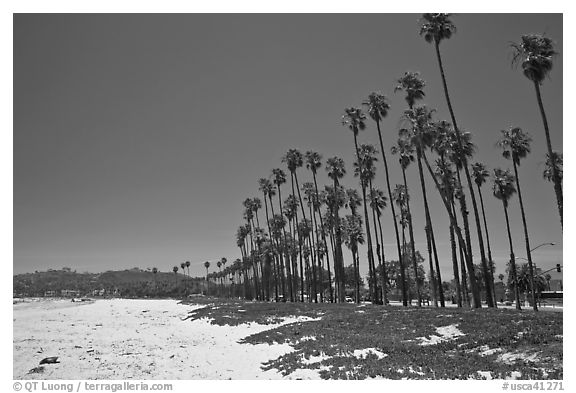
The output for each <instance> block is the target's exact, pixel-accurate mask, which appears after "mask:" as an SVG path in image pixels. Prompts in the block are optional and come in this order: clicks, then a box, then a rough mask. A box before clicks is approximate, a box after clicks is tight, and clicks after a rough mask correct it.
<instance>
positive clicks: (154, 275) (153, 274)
mask: <svg viewBox="0 0 576 393" xmlns="http://www.w3.org/2000/svg"><path fill="white" fill-rule="evenodd" d="M157 274H158V268H157V267H153V268H152V277H154V295H156V296H157V295H158V283H157V282H156V275H157Z"/></svg>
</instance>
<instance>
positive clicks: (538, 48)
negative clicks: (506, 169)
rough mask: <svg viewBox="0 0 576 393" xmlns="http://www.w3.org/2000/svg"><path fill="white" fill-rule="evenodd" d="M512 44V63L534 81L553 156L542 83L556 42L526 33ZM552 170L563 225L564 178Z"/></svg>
mask: <svg viewBox="0 0 576 393" xmlns="http://www.w3.org/2000/svg"><path fill="white" fill-rule="evenodd" d="M511 45H512V48H513V50H514V54H513V57H512V64H513V65H518V64H520V65H521V66H522V72H523V73H524V76H525V77H526V78H528V79H529V80H531V81H532V83H534V89H535V90H536V99H537V100H538V108H539V109H540V115H541V116H542V122H543V123H544V132H545V134H546V148H547V149H548V157H552V156H553V154H554V152H553V151H552V141H551V139H550V130H549V128H548V120H547V118H546V112H545V111H544V105H543V104H542V95H541V93H540V85H541V84H542V82H544V79H545V78H546V76H547V75H548V74H549V73H550V71H551V70H552V65H553V63H552V59H553V58H554V56H555V55H556V54H557V52H556V51H555V50H554V43H553V41H552V40H551V39H550V38H548V37H544V36H542V35H539V34H526V35H523V36H522V39H521V41H520V43H512V44H511ZM551 172H552V180H553V182H554V191H555V192H556V203H557V205H558V212H559V213H560V224H561V225H563V215H562V211H563V201H562V198H563V197H562V180H561V178H560V173H559V171H558V169H557V168H556V167H555V166H551Z"/></svg>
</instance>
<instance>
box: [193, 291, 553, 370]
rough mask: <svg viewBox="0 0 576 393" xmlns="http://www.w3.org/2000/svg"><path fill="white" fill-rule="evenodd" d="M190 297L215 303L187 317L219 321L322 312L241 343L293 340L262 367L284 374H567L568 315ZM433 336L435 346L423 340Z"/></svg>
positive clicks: (269, 319)
mask: <svg viewBox="0 0 576 393" xmlns="http://www.w3.org/2000/svg"><path fill="white" fill-rule="evenodd" d="M190 303H196V304H198V303H204V304H206V305H207V307H205V308H202V309H199V310H195V311H193V312H191V313H190V315H189V317H188V318H187V319H189V320H195V319H199V318H209V319H210V320H211V323H212V324H215V325H237V324H242V323H249V322H255V323H260V324H271V323H277V322H281V321H282V320H283V319H284V318H287V317H291V316H307V317H310V318H315V320H311V321H306V322H297V323H293V324H288V325H284V326H280V327H277V328H274V329H271V330H267V331H264V332H261V333H258V334H254V335H251V336H248V337H246V338H244V339H243V340H242V341H241V342H242V343H244V344H246V345H250V344H261V343H268V344H274V343H288V344H290V345H291V346H292V347H293V348H294V351H293V352H290V353H288V354H286V355H284V356H281V357H279V358H277V359H273V360H271V361H269V362H268V363H265V364H263V365H262V367H263V369H277V370H279V371H280V372H282V373H283V374H284V375H288V374H290V373H292V372H293V371H295V370H297V369H313V370H318V371H319V374H320V376H321V377H322V378H324V379H365V378H387V379H402V378H408V379H471V378H475V379H484V378H497V379H503V378H517V379H562V378H563V367H562V359H563V351H562V343H563V336H562V313H548V312H539V313H534V312H533V311H531V310H526V311H521V312H518V311H516V310H509V309H486V308H483V309H456V308H443V309H442V308H422V309H418V308H416V307H410V308H403V307H396V306H389V307H382V306H374V305H371V304H362V305H355V304H314V303H264V302H245V301H233V300H229V301H227V300H216V299H207V298H205V299H195V300H194V301H191V302H190ZM438 328H439V329H440V330H437V329H438ZM446 332H448V333H446ZM449 332H452V333H454V332H455V334H453V335H452V336H450V334H449ZM443 334H447V335H443ZM430 340H431V341H430ZM426 341H429V343H432V344H431V345H422V344H423V343H426ZM359 350H365V351H364V352H363V353H360V352H358V351H359ZM355 351H356V356H355Z"/></svg>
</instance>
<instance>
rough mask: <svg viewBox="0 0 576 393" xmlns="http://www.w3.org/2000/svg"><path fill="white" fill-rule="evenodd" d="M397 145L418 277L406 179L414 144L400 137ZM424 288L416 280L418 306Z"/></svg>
mask: <svg viewBox="0 0 576 393" xmlns="http://www.w3.org/2000/svg"><path fill="white" fill-rule="evenodd" d="M396 143H397V145H396V146H392V149H391V151H392V154H398V156H399V158H398V161H399V162H400V167H401V168H402V179H403V180H404V189H403V192H404V193H405V197H404V206H405V208H406V213H405V215H404V218H405V219H406V220H407V221H408V233H409V234H410V252H411V253H412V264H413V266H412V267H413V268H414V277H418V265H417V260H416V248H415V245H414V224H413V222H412V213H411V211H410V196H409V193H408V182H407V181H406V168H408V166H409V165H410V163H411V162H414V146H413V145H412V143H410V141H409V140H407V139H406V138H403V137H400V138H399V139H398V141H397V142H396ZM421 292H422V289H421V288H420V281H418V280H416V299H417V300H418V307H421V306H422V295H421Z"/></svg>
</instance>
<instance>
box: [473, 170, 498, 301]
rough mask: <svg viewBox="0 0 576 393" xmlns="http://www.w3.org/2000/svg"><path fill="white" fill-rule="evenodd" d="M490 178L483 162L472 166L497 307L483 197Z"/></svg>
mask: <svg viewBox="0 0 576 393" xmlns="http://www.w3.org/2000/svg"><path fill="white" fill-rule="evenodd" d="M489 176H490V173H489V172H488V170H487V169H486V165H484V164H483V163H481V162H476V163H474V164H472V177H473V178H474V183H476V187H477V188H478V196H479V197H480V207H481V208H482V220H483V221H484V232H485V233H486V246H487V247H488V261H489V263H490V281H491V284H492V297H493V298H494V306H496V304H497V303H496V289H495V287H494V260H493V259H492V249H491V247H490V236H489V232H488V225H487V224H486V211H485V210H484V198H483V197H482V185H483V184H484V183H486V180H487V179H488V177H489Z"/></svg>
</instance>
